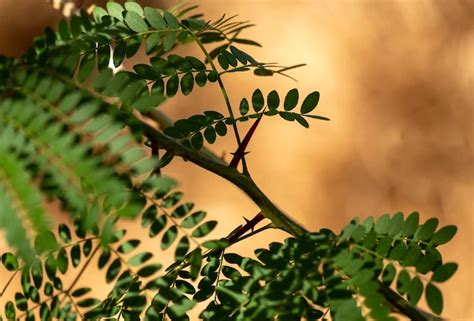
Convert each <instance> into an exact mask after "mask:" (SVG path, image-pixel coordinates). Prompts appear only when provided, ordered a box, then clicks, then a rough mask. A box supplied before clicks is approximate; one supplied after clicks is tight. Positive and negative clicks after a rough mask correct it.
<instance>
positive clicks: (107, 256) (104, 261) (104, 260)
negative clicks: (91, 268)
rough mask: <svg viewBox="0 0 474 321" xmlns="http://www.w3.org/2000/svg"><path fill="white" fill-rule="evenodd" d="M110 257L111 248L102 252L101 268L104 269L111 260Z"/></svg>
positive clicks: (100, 258) (100, 257)
mask: <svg viewBox="0 0 474 321" xmlns="http://www.w3.org/2000/svg"><path fill="white" fill-rule="evenodd" d="M109 259H110V251H109V250H105V251H104V252H102V254H101V255H100V256H99V264H98V266H99V269H102V268H103V267H104V266H105V265H106V264H107V262H109Z"/></svg>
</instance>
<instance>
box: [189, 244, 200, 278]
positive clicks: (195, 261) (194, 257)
mask: <svg viewBox="0 0 474 321" xmlns="http://www.w3.org/2000/svg"><path fill="white" fill-rule="evenodd" d="M189 263H190V264H191V271H190V275H191V279H192V280H196V278H197V277H198V275H199V271H200V270H201V264H202V252H201V249H200V248H198V249H196V250H194V251H193V252H191V255H190V257H189Z"/></svg>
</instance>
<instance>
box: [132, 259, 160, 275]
mask: <svg viewBox="0 0 474 321" xmlns="http://www.w3.org/2000/svg"><path fill="white" fill-rule="evenodd" d="M160 269H161V264H159V263H155V264H150V265H146V266H144V267H142V268H141V269H140V270H138V272H137V274H138V275H139V276H141V277H143V278H146V277H149V276H151V275H153V274H155V273H156V272H158V271H159V270H160Z"/></svg>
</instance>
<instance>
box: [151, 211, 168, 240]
mask: <svg viewBox="0 0 474 321" xmlns="http://www.w3.org/2000/svg"><path fill="white" fill-rule="evenodd" d="M166 221H167V219H166V215H161V216H160V217H159V218H158V219H157V220H156V221H154V222H153V224H151V227H150V231H149V232H148V235H149V236H150V237H155V236H156V235H158V234H159V233H160V232H161V231H162V230H163V228H164V227H165V225H166Z"/></svg>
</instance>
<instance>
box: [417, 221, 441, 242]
mask: <svg viewBox="0 0 474 321" xmlns="http://www.w3.org/2000/svg"><path fill="white" fill-rule="evenodd" d="M437 226H438V219H437V218H430V219H429V220H427V221H426V222H425V224H423V225H422V226H421V227H420V228H419V229H418V230H417V231H416V233H415V235H414V238H415V240H421V241H427V240H429V239H430V238H431V237H432V236H433V234H434V232H435V230H436V227H437Z"/></svg>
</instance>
